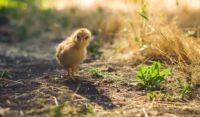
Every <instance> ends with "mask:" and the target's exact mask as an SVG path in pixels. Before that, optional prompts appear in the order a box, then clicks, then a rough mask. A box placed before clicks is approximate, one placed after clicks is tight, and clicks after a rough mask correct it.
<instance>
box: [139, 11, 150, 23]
mask: <svg viewBox="0 0 200 117" xmlns="http://www.w3.org/2000/svg"><path fill="white" fill-rule="evenodd" d="M138 13H139V14H140V16H142V17H143V18H144V19H146V20H147V21H149V19H148V18H147V16H145V15H144V14H142V13H140V12H138Z"/></svg>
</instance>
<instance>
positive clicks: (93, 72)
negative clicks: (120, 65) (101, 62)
mask: <svg viewBox="0 0 200 117" xmlns="http://www.w3.org/2000/svg"><path fill="white" fill-rule="evenodd" d="M100 72H101V71H99V70H98V69H97V68H96V67H93V69H92V70H90V73H91V74H92V75H95V74H98V73H100Z"/></svg>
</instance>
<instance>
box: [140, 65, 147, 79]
mask: <svg viewBox="0 0 200 117" xmlns="http://www.w3.org/2000/svg"><path fill="white" fill-rule="evenodd" d="M140 72H141V74H142V76H143V77H145V72H146V68H145V67H144V65H143V64H141V65H140Z"/></svg>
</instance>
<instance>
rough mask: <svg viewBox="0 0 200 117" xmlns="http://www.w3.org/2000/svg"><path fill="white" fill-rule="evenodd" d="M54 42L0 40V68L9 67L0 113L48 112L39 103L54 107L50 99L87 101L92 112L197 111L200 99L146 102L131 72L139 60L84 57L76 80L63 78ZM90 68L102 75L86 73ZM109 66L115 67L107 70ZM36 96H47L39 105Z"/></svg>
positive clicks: (173, 114)
mask: <svg viewBox="0 0 200 117" xmlns="http://www.w3.org/2000/svg"><path fill="white" fill-rule="evenodd" d="M38 41H39V42H38ZM57 44H58V42H55V41H52V42H47V43H46V44H45V45H48V46H42V43H41V40H31V41H30V40H28V41H25V42H21V43H18V44H9V45H8V44H0V72H3V71H10V72H11V73H12V75H13V78H12V79H8V80H11V81H8V80H5V81H4V82H5V83H6V87H1V88H0V95H1V96H0V117H1V116H5V117H19V116H27V117H33V116H34V117H42V116H48V114H47V113H48V112H47V110H44V108H45V107H47V106H55V105H56V103H55V99H56V100H57V102H58V103H59V104H60V103H62V102H64V101H68V102H70V103H71V104H82V103H84V104H88V105H92V106H94V111H95V113H94V116H127V117H128V116H131V117H133V116H139V117H140V116H141V117H148V116H159V117H165V116H166V117H177V116H179V117H180V116H181V117H183V116H184V117H197V116H200V110H199V108H200V102H199V101H200V100H195V101H190V102H188V101H183V102H165V101H155V100H153V101H150V100H149V99H148V97H147V96H146V92H144V91H136V90H134V85H135V84H136V83H137V81H136V80H135V78H134V76H135V74H136V73H137V72H138V71H139V64H141V61H138V62H130V61H109V62H108V61H106V60H90V59H87V60H86V61H84V62H83V63H82V64H80V65H79V66H78V67H77V69H78V71H79V75H76V76H75V80H67V76H66V71H65V70H64V69H63V68H62V67H61V66H60V65H59V64H58V63H57V61H56V60H55V57H54V55H55V46H56V45H57ZM27 45H29V46H27ZM146 64H151V62H149V63H148V62H147V63H146ZM93 67H96V68H98V69H99V70H101V71H102V74H101V75H100V76H97V77H94V76H91V75H90V74H89V71H90V70H92V68H93ZM110 68H112V69H114V70H111V71H110V70H109V72H108V69H110ZM71 96H73V98H71ZM40 99H45V100H46V101H45V102H44V104H42V105H41V104H38V103H36V102H37V100H40ZM72 99H73V100H72ZM66 116H67V115H66ZM68 116H73V115H68Z"/></svg>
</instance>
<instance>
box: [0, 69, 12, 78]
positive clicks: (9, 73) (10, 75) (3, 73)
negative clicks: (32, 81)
mask: <svg viewBox="0 0 200 117" xmlns="http://www.w3.org/2000/svg"><path fill="white" fill-rule="evenodd" d="M0 76H1V78H2V77H5V78H12V77H13V76H12V73H11V72H9V71H3V72H2V73H0Z"/></svg>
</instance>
